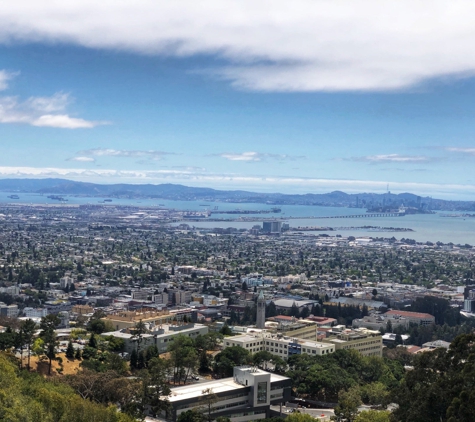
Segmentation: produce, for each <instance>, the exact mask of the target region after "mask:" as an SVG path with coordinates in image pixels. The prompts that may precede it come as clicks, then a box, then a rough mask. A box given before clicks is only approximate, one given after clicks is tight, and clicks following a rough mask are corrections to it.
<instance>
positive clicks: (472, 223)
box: [0, 192, 475, 245]
mask: <svg viewBox="0 0 475 422" xmlns="http://www.w3.org/2000/svg"><path fill="white" fill-rule="evenodd" d="M10 195H12V194H11V193H7V192H0V203H11V204H24V205H31V204H38V205H45V204H52V205H58V204H61V205H84V204H102V205H107V206H113V205H120V206H136V207H158V208H169V209H177V210H189V211H201V212H205V211H208V210H209V211H211V212H212V213H213V214H212V217H213V218H217V219H221V221H206V220H203V221H192V222H188V224H189V225H190V226H194V227H197V228H214V227H221V228H226V227H236V228H238V229H249V228H251V227H252V226H254V225H256V224H261V223H260V221H261V220H264V219H269V218H273V217H275V218H279V219H282V220H283V221H287V222H288V223H289V224H290V226H291V227H298V226H301V227H304V226H322V227H332V228H342V227H345V229H344V230H332V231H319V232H315V233H318V234H320V233H327V234H329V235H336V234H341V235H342V236H351V235H353V236H371V237H393V236H394V237H395V238H396V239H401V238H403V237H405V238H410V239H414V240H416V241H418V242H426V241H430V242H438V241H440V242H443V243H449V242H452V243H454V244H465V243H468V244H470V245H475V218H474V217H460V218H454V217H448V218H442V217H441V215H446V214H447V213H436V214H411V215H406V216H404V217H366V218H361V219H360V218H358V219H354V218H348V219H340V218H328V219H327V218H319V217H334V216H346V215H354V214H365V210H364V209H362V208H346V207H322V206H310V205H282V206H279V208H280V209H281V212H280V213H272V212H270V213H268V214H243V215H242V217H243V218H246V217H248V218H249V217H254V218H255V219H256V220H257V221H237V220H238V219H239V218H240V215H239V214H220V213H219V211H234V210H266V211H271V209H272V208H273V207H275V206H276V205H275V204H258V203H229V202H209V201H172V200H164V199H130V198H112V200H111V202H106V203H104V200H105V199H110V198H105V197H104V198H101V197H85V196H72V195H64V196H63V197H64V198H65V199H67V201H66V202H64V203H62V202H60V201H57V200H53V199H51V198H48V195H40V194H31V193H18V196H19V199H11V198H9V196H10ZM451 214H455V213H451ZM306 217H311V218H306ZM361 226H380V227H394V228H407V229H412V230H413V232H408V233H404V232H397V233H391V232H378V231H374V230H364V229H361V228H359V227H361ZM351 227H355V229H351ZM356 227H358V228H356ZM307 233H308V232H307Z"/></svg>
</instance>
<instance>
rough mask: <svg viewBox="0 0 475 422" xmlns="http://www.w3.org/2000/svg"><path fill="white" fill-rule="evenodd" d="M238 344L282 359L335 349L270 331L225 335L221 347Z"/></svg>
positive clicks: (324, 353) (326, 352) (327, 352)
mask: <svg viewBox="0 0 475 422" xmlns="http://www.w3.org/2000/svg"><path fill="white" fill-rule="evenodd" d="M232 346H238V347H242V348H243V349H246V350H247V351H249V353H251V354H254V353H257V352H261V351H267V352H269V353H272V354H273V355H275V356H279V357H280V358H282V359H287V358H288V357H289V356H292V355H300V354H308V355H319V356H323V355H327V354H330V353H333V352H334V351H335V346H333V345H331V344H327V343H322V342H317V341H306V340H303V339H297V338H290V337H282V336H278V335H275V334H270V333H259V334H242V335H240V336H234V337H226V338H225V339H224V340H223V347H224V348H226V347H232Z"/></svg>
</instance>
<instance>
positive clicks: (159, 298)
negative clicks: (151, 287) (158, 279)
mask: <svg viewBox="0 0 475 422" xmlns="http://www.w3.org/2000/svg"><path fill="white" fill-rule="evenodd" d="M153 301H154V302H155V303H158V304H161V305H166V304H168V293H157V294H154V295H153Z"/></svg>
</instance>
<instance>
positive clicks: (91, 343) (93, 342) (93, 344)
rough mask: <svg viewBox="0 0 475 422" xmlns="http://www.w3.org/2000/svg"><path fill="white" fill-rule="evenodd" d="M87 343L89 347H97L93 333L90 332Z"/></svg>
mask: <svg viewBox="0 0 475 422" xmlns="http://www.w3.org/2000/svg"><path fill="white" fill-rule="evenodd" d="M87 345H88V346H89V347H93V348H94V349H97V340H96V336H95V335H94V333H92V334H91V338H90V339H89V343H88V344H87Z"/></svg>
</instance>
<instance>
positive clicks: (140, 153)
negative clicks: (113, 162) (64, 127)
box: [78, 148, 174, 160]
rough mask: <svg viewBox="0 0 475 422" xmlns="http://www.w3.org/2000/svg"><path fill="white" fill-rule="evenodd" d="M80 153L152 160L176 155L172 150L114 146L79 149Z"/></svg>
mask: <svg viewBox="0 0 475 422" xmlns="http://www.w3.org/2000/svg"><path fill="white" fill-rule="evenodd" d="M78 154H81V155H86V156H96V157H126V158H136V157H146V158H148V159H152V160H161V159H162V158H163V156H165V155H174V153H172V152H165V151H156V150H126V149H112V148H92V149H87V150H84V151H79V152H78Z"/></svg>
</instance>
